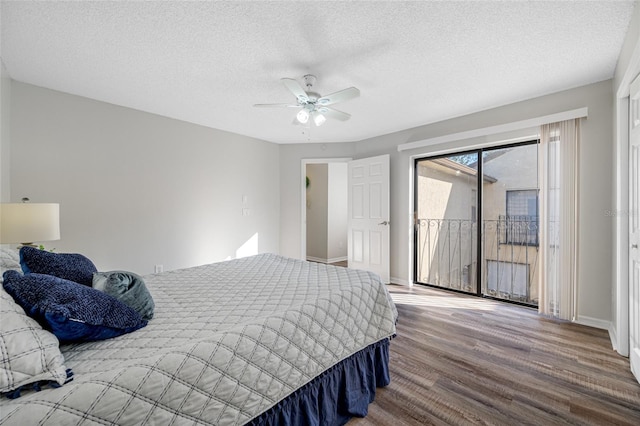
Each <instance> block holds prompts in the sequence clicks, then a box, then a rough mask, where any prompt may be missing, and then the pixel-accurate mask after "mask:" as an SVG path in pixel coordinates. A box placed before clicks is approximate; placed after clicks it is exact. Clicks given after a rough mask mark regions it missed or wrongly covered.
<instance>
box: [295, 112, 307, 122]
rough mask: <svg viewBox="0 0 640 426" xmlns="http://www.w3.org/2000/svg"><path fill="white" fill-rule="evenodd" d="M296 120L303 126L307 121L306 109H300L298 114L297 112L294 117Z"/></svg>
mask: <svg viewBox="0 0 640 426" xmlns="http://www.w3.org/2000/svg"><path fill="white" fill-rule="evenodd" d="M296 118H297V119H298V121H299V122H300V123H302V124H305V123H306V122H307V121H309V111H307V110H306V109H301V110H300V112H298V114H297V115H296Z"/></svg>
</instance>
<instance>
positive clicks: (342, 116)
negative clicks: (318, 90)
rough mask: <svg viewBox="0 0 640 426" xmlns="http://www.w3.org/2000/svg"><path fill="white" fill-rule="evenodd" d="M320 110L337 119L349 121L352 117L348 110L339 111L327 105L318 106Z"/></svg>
mask: <svg viewBox="0 0 640 426" xmlns="http://www.w3.org/2000/svg"><path fill="white" fill-rule="evenodd" d="M318 112H319V113H321V114H322V115H325V116H327V117H329V118H335V119H336V120H340V121H347V120H348V119H350V118H351V114H347V113H346V112H342V111H338V110H337V109H333V108H329V107H325V106H322V107H320V108H318Z"/></svg>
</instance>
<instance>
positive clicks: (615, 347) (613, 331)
mask: <svg viewBox="0 0 640 426" xmlns="http://www.w3.org/2000/svg"><path fill="white" fill-rule="evenodd" d="M608 331H609V339H611V346H612V347H613V350H614V351H616V352H619V351H618V334H617V333H616V329H615V328H613V322H612V323H611V324H609V330H608Z"/></svg>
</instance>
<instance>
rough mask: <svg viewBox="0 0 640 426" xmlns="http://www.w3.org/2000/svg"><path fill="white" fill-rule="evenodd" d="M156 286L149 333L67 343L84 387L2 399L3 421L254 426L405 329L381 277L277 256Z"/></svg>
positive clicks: (153, 278)
mask: <svg viewBox="0 0 640 426" xmlns="http://www.w3.org/2000/svg"><path fill="white" fill-rule="evenodd" d="M145 282H146V284H147V287H148V288H149V291H150V292H151V294H152V296H153V298H154V301H155V304H156V309H155V315H154V318H153V319H152V320H151V321H150V322H149V325H147V326H146V327H145V328H143V329H140V330H138V331H135V332H133V333H131V334H128V335H124V336H120V337H117V338H114V339H110V340H106V341H100V342H90V343H82V344H74V345H65V346H63V347H62V348H61V349H62V352H63V354H64V356H65V360H66V361H65V364H66V367H67V368H71V369H72V370H73V372H74V374H75V375H74V380H73V381H72V382H70V383H67V384H66V385H64V386H62V387H61V388H59V389H48V388H47V389H43V390H42V391H41V392H24V393H23V396H22V397H20V398H18V399H16V400H7V399H3V400H2V402H0V424H7V425H10V424H11V425H31V424H50V425H63V424H73V425H80V424H81V425H104V424H118V425H140V424H154V425H155V424H157V425H171V424H175V425H178V424H216V425H234V424H244V423H246V422H247V421H249V420H251V419H252V418H254V417H256V416H258V415H259V414H261V413H262V412H264V411H266V410H267V409H269V408H270V407H272V406H273V405H275V404H276V403H278V401H280V400H282V399H283V398H284V397H286V396H287V395H289V394H290V393H292V392H293V391H294V390H296V389H298V388H300V387H301V386H303V385H304V384H306V383H307V382H309V381H310V380H311V379H313V378H314V377H316V376H318V375H319V374H320V373H321V372H323V371H324V370H326V369H328V368H329V367H331V366H333V365H335V364H337V363H338V362H340V361H341V360H343V359H345V358H347V357H349V356H350V355H352V354H354V353H355V352H357V351H359V350H361V349H363V348H365V347H366V346H368V345H370V344H372V343H374V342H377V341H379V340H381V339H383V338H386V337H389V336H391V335H393V334H394V333H395V320H396V318H397V312H396V309H395V306H394V304H393V302H392V301H391V298H390V296H389V293H388V291H387V289H386V287H385V286H384V285H383V284H382V283H381V282H380V280H379V278H378V277H377V276H376V275H375V274H371V273H368V272H363V271H357V270H350V269H346V268H338V267H332V266H327V265H322V264H314V263H307V262H302V261H298V260H294V259H288V258H284V257H281V256H276V255H273V254H262V255H257V256H253V257H249V258H243V259H237V260H232V261H229V262H222V263H214V264H211V265H204V266H199V267H195V268H189V269H184V270H179V271H171V272H166V273H163V274H156V275H149V276H147V277H145Z"/></svg>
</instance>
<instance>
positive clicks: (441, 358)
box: [349, 285, 640, 426]
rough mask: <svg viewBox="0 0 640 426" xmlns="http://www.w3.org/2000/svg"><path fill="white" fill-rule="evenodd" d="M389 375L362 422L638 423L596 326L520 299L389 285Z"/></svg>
mask: <svg viewBox="0 0 640 426" xmlns="http://www.w3.org/2000/svg"><path fill="white" fill-rule="evenodd" d="M389 289H390V291H391V293H392V296H393V298H394V300H395V302H396V305H397V307H398V312H399V315H400V317H399V321H398V327H397V328H398V335H397V337H396V338H395V339H393V340H392V341H391V350H390V372H391V384H390V385H389V386H388V387H386V388H379V389H378V391H377V393H376V398H375V401H374V402H373V403H372V404H371V405H370V406H369V414H368V416H367V417H365V418H362V419H353V420H351V421H350V422H349V426H368V425H394V426H399V425H430V424H433V425H466V424H492V425H525V424H529V425H565V424H574V425H607V424H615V425H635V426H637V425H640V384H638V382H636V380H635V379H634V377H633V375H632V374H631V371H630V370H629V360H628V359H627V358H624V357H622V356H620V355H618V354H617V353H616V352H615V351H614V350H613V349H612V348H611V342H610V340H609V336H608V333H607V332H606V331H604V330H600V329H595V328H591V327H586V326H581V325H577V324H571V323H567V322H560V321H554V320H550V319H546V318H542V317H540V316H538V314H537V312H536V311H534V310H531V309H528V308H523V307H519V306H514V305H509V304H504V303H500V302H495V301H491V300H483V299H478V298H474V297H469V296H463V295H458V294H452V293H448V292H443V291H439V290H435V289H430V288H426V287H417V288H416V287H414V288H413V289H409V288H408V287H404V286H397V285H390V286H389Z"/></svg>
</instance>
